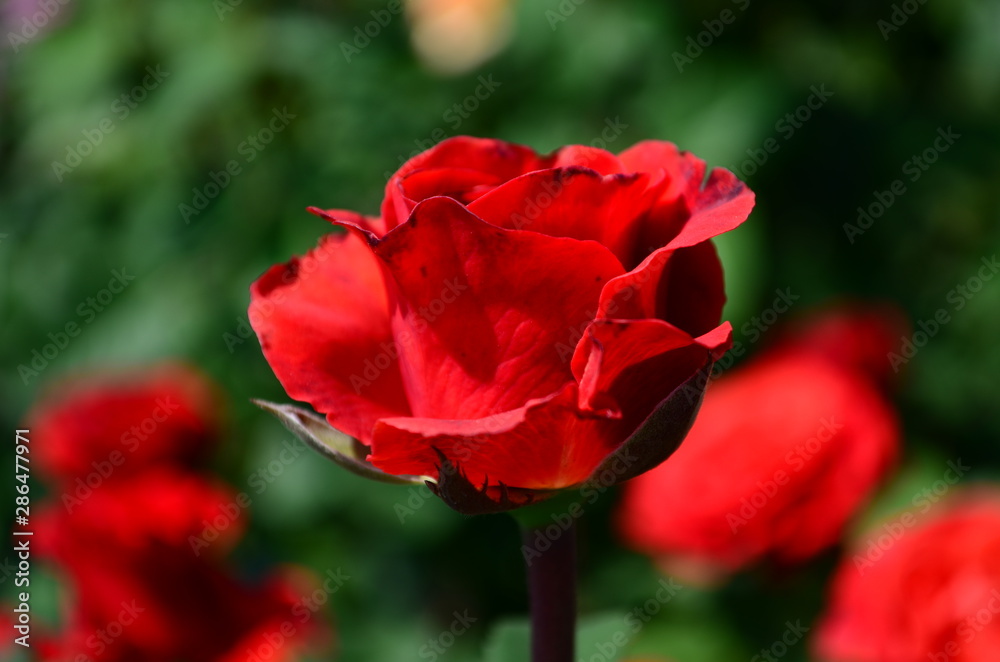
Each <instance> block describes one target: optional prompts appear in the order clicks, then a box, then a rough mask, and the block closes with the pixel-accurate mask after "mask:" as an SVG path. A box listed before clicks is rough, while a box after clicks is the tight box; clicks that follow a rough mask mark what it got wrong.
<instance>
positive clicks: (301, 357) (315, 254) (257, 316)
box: [250, 235, 410, 443]
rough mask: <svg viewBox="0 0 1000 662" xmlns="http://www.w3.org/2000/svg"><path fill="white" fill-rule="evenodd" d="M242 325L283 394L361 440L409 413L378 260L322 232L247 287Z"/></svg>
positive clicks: (358, 245)
mask: <svg viewBox="0 0 1000 662" xmlns="http://www.w3.org/2000/svg"><path fill="white" fill-rule="evenodd" d="M250 291H251V303H250V324H251V326H253V329H254V331H256V332H257V337H258V338H259V339H260V344H261V348H262V349H263V351H264V356H265V357H266V358H267V361H268V363H270V364H271V368H272V370H274V374H275V375H276V376H277V377H278V380H279V381H280V382H281V385H282V386H284V388H285V391H286V392H287V393H288V395H289V396H291V397H292V398H294V399H296V400H300V401H303V402H308V403H309V404H311V405H312V406H313V407H314V408H315V409H316V410H317V411H319V412H322V413H324V414H326V416H327V420H329V421H330V424H331V425H333V427H335V428H336V429H338V430H340V431H342V432H344V433H346V434H348V435H350V436H352V437H355V438H357V439H360V440H361V441H363V442H364V443H368V442H369V441H370V439H371V430H372V426H373V425H374V423H375V421H376V420H377V419H379V418H383V417H385V416H405V415H407V414H408V413H409V412H410V407H409V404H408V403H407V399H406V394H405V391H404V390H403V382H402V378H401V376H400V370H399V363H398V360H397V357H398V354H397V350H396V346H395V345H394V344H393V338H392V332H391V325H390V317H389V300H388V296H387V293H386V289H385V281H384V279H383V275H382V272H381V270H380V267H379V264H378V260H376V259H375V257H374V256H373V255H372V253H371V250H370V249H369V248H368V246H366V245H365V243H364V242H363V241H361V240H360V239H359V238H358V237H357V236H353V235H347V236H333V235H330V236H328V237H325V238H324V239H323V240H321V242H320V245H319V247H317V248H316V249H314V250H312V251H310V252H309V253H308V254H307V255H306V256H305V257H304V258H302V259H299V258H293V259H292V260H291V261H290V262H288V263H287V264H284V265H277V266H275V267H272V268H271V269H270V270H268V271H267V273H265V274H264V275H263V276H261V277H260V279H259V280H257V281H256V282H255V283H254V284H253V286H252V287H251V290H250Z"/></svg>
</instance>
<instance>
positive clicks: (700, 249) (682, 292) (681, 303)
mask: <svg viewBox="0 0 1000 662" xmlns="http://www.w3.org/2000/svg"><path fill="white" fill-rule="evenodd" d="M725 302H726V295H725V287H724V284H723V273H722V263H721V262H720V261H719V256H718V254H717V253H716V251H715V247H714V246H713V245H712V242H710V241H706V242H703V243H701V244H698V245H696V246H692V247H690V248H682V249H679V250H675V249H674V248H672V247H668V248H661V249H659V250H657V251H654V252H653V254H652V255H650V256H649V257H647V258H646V260H645V261H643V263H642V264H640V265H639V266H638V267H636V268H635V269H633V270H632V271H630V272H628V273H627V274H624V275H622V276H619V277H618V278H615V279H613V280H612V281H611V282H609V283H608V284H607V286H606V287H605V288H604V291H603V292H601V306H600V310H599V312H598V314H597V317H598V318H608V319H647V318H653V319H660V320H664V321H666V322H670V323H671V324H673V325H674V326H676V327H678V328H680V329H682V330H684V331H686V332H687V333H688V334H690V335H692V336H700V335H702V334H704V333H707V332H709V331H710V330H711V329H713V328H715V326H716V325H717V324H718V323H719V319H720V318H721V316H722V307H723V305H724V304H725Z"/></svg>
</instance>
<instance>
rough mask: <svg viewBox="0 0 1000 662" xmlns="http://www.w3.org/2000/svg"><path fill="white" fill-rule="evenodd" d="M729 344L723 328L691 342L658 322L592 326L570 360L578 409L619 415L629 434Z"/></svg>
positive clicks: (604, 322) (728, 333)
mask: <svg viewBox="0 0 1000 662" xmlns="http://www.w3.org/2000/svg"><path fill="white" fill-rule="evenodd" d="M730 338H731V329H730V327H729V325H728V323H727V324H724V325H722V326H720V327H719V328H717V329H715V330H714V331H713V332H712V333H710V334H708V335H706V336H703V337H701V338H697V339H695V338H692V337H691V336H690V335H689V334H687V333H685V332H684V331H682V330H680V329H678V328H677V327H675V326H673V325H671V324H668V323H667V322H663V321H661V320H653V319H644V320H597V321H595V322H594V323H593V324H591V325H590V326H589V327H588V329H587V334H586V335H585V336H584V338H583V339H582V340H581V341H580V344H579V345H578V346H577V348H576V353H575V354H574V356H573V374H574V375H575V376H576V377H577V379H578V380H579V383H580V406H581V408H584V409H589V410H597V411H607V410H612V411H616V412H619V413H620V415H621V416H622V417H623V418H624V420H625V421H626V422H628V423H629V424H630V425H631V427H632V428H635V427H636V426H638V425H639V424H640V423H641V422H642V420H643V419H645V417H646V416H648V415H649V413H650V412H651V411H652V410H653V409H654V408H655V407H656V405H657V404H658V403H660V402H662V401H663V400H664V399H665V398H666V397H667V396H668V395H670V393H672V392H673V391H674V389H676V388H677V387H678V386H680V385H681V384H682V383H684V382H685V381H687V380H688V379H689V378H690V377H691V376H693V375H694V374H695V373H697V372H698V370H699V369H701V368H702V367H704V365H705V364H706V362H711V361H713V360H714V358H715V357H716V356H718V355H719V354H720V353H721V352H724V351H725V349H726V348H728V346H729V341H730Z"/></svg>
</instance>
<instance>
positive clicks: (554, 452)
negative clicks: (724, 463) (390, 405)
mask: <svg viewBox="0 0 1000 662" xmlns="http://www.w3.org/2000/svg"><path fill="white" fill-rule="evenodd" d="M577 398H578V394H577V389H576V385H575V384H572V383H570V384H567V385H566V386H565V387H563V388H562V389H561V390H559V391H558V392H557V393H555V394H553V395H551V396H549V397H547V398H541V399H537V400H533V401H530V402H529V403H528V404H527V405H525V406H524V407H519V408H518V409H516V410H512V411H506V412H502V413H499V414H496V415H494V416H487V417H483V418H480V419H476V420H440V419H431V418H391V419H383V420H381V421H379V422H378V424H377V425H376V427H375V436H374V439H373V445H372V454H371V456H370V457H369V460H370V461H371V463H372V464H374V465H375V466H377V467H379V468H380V469H382V470H383V471H386V472H388V473H393V474H396V473H402V474H414V473H416V474H424V475H432V476H436V475H438V471H439V469H440V467H441V465H442V460H441V457H442V456H443V457H445V458H447V460H448V461H449V462H450V463H451V465H452V466H454V467H456V468H457V470H459V471H461V473H462V475H463V476H464V478H465V479H466V480H467V481H468V482H470V483H471V484H473V485H483V484H487V485H499V484H503V485H505V486H508V487H512V488H520V489H542V490H548V489H556V488H561V487H568V486H572V485H577V484H579V483H581V482H583V481H584V480H585V479H586V478H587V477H588V476H589V475H590V474H591V473H592V472H593V470H594V469H595V468H596V467H597V466H598V464H600V462H601V461H602V460H603V459H604V458H605V457H606V456H607V455H608V454H609V453H610V452H612V451H613V450H614V449H615V447H616V445H617V443H620V441H621V440H622V439H623V438H624V435H625V434H627V432H626V431H623V430H622V429H621V424H620V422H619V421H616V420H613V419H610V418H608V417H602V416H594V415H588V414H586V413H583V412H580V411H579V410H578V409H577V407H576V402H577Z"/></svg>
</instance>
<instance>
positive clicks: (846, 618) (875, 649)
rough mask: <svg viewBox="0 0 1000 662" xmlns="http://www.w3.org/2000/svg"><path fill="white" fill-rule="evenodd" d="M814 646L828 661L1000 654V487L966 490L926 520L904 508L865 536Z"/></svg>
mask: <svg viewBox="0 0 1000 662" xmlns="http://www.w3.org/2000/svg"><path fill="white" fill-rule="evenodd" d="M910 517H911V518H913V517H916V516H915V515H912V514H910ZM882 537H887V540H888V541H890V542H886V543H884V544H880V545H879V547H878V552H880V554H873V553H872V549H871V545H870V542H871V541H872V540H875V539H879V538H882ZM814 649H815V652H816V654H817V659H818V660H823V661H824V662H927V661H928V660H930V661H932V662H994V661H995V660H996V659H997V654H998V651H1000V489H997V488H996V487H989V488H982V487H981V488H972V489H970V491H968V492H965V493H957V494H956V495H954V496H952V497H949V498H948V500H947V501H945V502H943V503H942V504H940V505H939V506H937V510H936V511H935V512H934V514H933V515H931V516H930V517H929V518H926V519H924V521H920V522H914V521H913V520H912V519H906V518H905V516H903V517H900V518H899V519H894V520H890V521H889V522H888V523H885V524H883V525H881V526H879V527H878V528H877V529H876V530H873V531H871V532H870V534H869V535H868V536H866V537H863V538H862V539H861V541H859V543H858V545H857V547H856V549H855V551H854V553H853V554H852V555H851V556H850V557H849V558H845V559H844V561H843V563H842V564H841V567H840V569H839V570H838V572H837V574H836V576H835V578H834V582H833V589H832V595H831V598H830V602H829V605H828V607H827V610H826V614H825V615H824V617H823V618H822V619H821V621H820V624H819V626H818V628H817V634H816V639H815V641H814Z"/></svg>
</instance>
